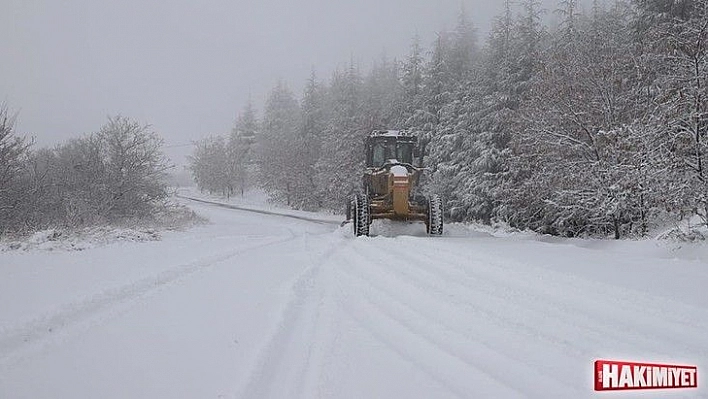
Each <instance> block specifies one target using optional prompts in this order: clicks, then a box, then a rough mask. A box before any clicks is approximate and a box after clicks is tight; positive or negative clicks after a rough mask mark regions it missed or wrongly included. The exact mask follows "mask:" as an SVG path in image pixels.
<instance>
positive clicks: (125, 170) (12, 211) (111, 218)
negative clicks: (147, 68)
mask: <svg viewBox="0 0 708 399" xmlns="http://www.w3.org/2000/svg"><path fill="white" fill-rule="evenodd" d="M161 146H162V139H161V138H160V137H159V136H158V135H157V133H155V132H154V131H153V130H151V129H150V127H149V126H144V125H141V124H139V123H138V122H136V121H133V120H130V119H128V118H125V117H122V116H117V117H113V118H109V120H108V122H107V123H106V124H105V125H104V126H103V127H101V129H100V130H99V131H98V132H95V133H92V134H89V135H86V136H84V137H81V138H75V139H72V140H69V141H68V142H66V143H63V144H59V145H56V146H54V147H51V148H34V146H33V142H32V141H29V140H28V139H27V138H24V137H20V136H18V135H16V134H15V132H14V120H13V118H12V117H11V115H10V114H9V112H8V108H7V106H0V236H2V235H5V234H22V233H28V232H33V231H37V230H42V229H46V228H49V227H70V228H72V227H84V226H91V225H98V224H111V223H120V222H123V221H126V220H128V219H131V218H147V219H150V218H152V217H154V216H155V215H154V213H155V211H156V210H158V208H159V207H160V206H161V205H162V204H163V203H162V200H163V199H164V198H166V196H167V187H166V184H165V179H164V177H165V172H166V170H167V169H168V168H169V164H168V161H167V158H166V157H165V156H164V155H163V153H162V150H161Z"/></svg>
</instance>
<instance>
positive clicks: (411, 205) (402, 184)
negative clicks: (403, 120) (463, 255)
mask: <svg viewBox="0 0 708 399" xmlns="http://www.w3.org/2000/svg"><path fill="white" fill-rule="evenodd" d="M365 151H366V169H365V171H364V176H363V179H362V180H363V181H362V186H363V187H362V192H361V193H359V194H355V195H353V196H352V198H351V200H350V201H349V202H348V204H347V222H351V223H352V225H353V230H354V234H355V235H356V236H368V235H369V227H370V226H371V222H372V221H373V220H375V219H389V220H398V221H422V222H424V223H425V227H426V232H427V233H428V234H430V235H441V234H442V233H443V209H442V201H441V200H440V197H439V196H437V195H428V196H426V195H423V194H422V193H420V192H419V190H418V183H419V181H420V178H421V175H422V173H423V171H424V170H425V168H423V162H422V160H423V151H421V149H420V148H419V147H418V138H417V137H416V136H415V135H413V134H410V133H408V132H407V131H398V130H375V131H373V132H372V133H371V134H370V135H369V136H368V137H367V138H366V140H365Z"/></svg>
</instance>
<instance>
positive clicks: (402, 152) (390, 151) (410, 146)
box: [366, 130, 416, 168]
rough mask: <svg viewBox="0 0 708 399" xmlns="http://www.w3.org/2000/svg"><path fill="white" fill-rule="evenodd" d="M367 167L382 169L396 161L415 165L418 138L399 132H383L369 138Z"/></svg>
mask: <svg viewBox="0 0 708 399" xmlns="http://www.w3.org/2000/svg"><path fill="white" fill-rule="evenodd" d="M366 144H367V145H366V149H367V154H366V166H368V167H373V168H380V167H381V166H383V165H384V164H385V163H386V162H388V161H391V160H396V161H398V162H401V163H407V164H411V165H412V164H413V162H414V153H415V147H416V137H415V136H411V135H407V134H405V133H402V132H398V131H391V130H387V131H382V132H380V133H378V134H373V135H371V136H369V137H368V138H367V143H366Z"/></svg>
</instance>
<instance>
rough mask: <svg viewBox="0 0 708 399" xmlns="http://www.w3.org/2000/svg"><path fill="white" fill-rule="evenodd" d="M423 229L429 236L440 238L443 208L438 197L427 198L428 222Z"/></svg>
mask: <svg viewBox="0 0 708 399" xmlns="http://www.w3.org/2000/svg"><path fill="white" fill-rule="evenodd" d="M425 227H426V230H427V233H428V234H430V235H436V236H440V235H442V233H443V207H442V200H441V199H440V197H439V196H438V195H431V196H430V198H428V220H427V222H426V223H425Z"/></svg>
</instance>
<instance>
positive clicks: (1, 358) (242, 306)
mask: <svg viewBox="0 0 708 399" xmlns="http://www.w3.org/2000/svg"><path fill="white" fill-rule="evenodd" d="M181 201H183V202H184V203H185V204H188V205H189V206H190V207H192V208H193V209H194V210H195V211H196V212H197V213H199V214H200V215H203V216H205V217H207V218H208V219H210V220H211V223H210V224H205V225H201V226H197V227H195V228H193V229H191V230H189V231H186V232H167V233H163V234H162V235H161V239H160V240H157V241H153V240H148V241H145V242H134V241H131V240H127V241H121V242H117V243H113V244H110V245H103V246H96V247H89V248H86V249H85V250H83V251H67V250H54V251H46V250H41V249H40V248H38V249H35V250H31V251H23V250H17V251H7V252H2V253H0V303H1V304H2V306H0V398H32V399H36V398H318V397H322V398H507V397H509V398H513V397H533V398H585V397H595V396H597V397H606V398H625V397H652V398H654V397H667V398H679V397H685V398H696V397H708V389H707V388H705V386H706V384H707V383H708V382H707V381H706V379H705V375H706V372H707V371H706V370H708V369H707V368H706V367H707V366H708V290H707V289H706V287H708V249H707V248H706V247H705V246H702V245H697V244H691V245H686V244H684V245H679V244H677V243H669V242H656V241H622V242H611V241H598V240H567V239H558V238H546V237H541V236H537V235H533V234H524V233H499V232H495V231H493V230H485V229H482V228H476V227H467V226H461V225H453V226H449V228H448V231H447V233H446V235H444V236H443V237H426V236H425V235H424V226H423V225H403V226H401V225H395V224H391V223H378V222H377V223H376V224H375V225H374V228H373V233H374V236H373V237H361V238H354V237H352V236H351V234H350V232H349V226H345V227H341V228H340V227H339V226H338V224H337V221H340V220H341V216H336V215H318V214H306V213H302V212H286V213H288V214H290V215H295V216H298V217H304V218H306V219H310V220H302V219H296V218H292V217H285V216H278V215H268V214H263V213H253V212H248V211H243V210H237V209H231V208H226V207H222V206H215V205H212V204H207V203H199V202H194V201H189V200H187V199H182V200H181ZM234 203H236V204H237V205H239V206H241V205H242V206H251V207H254V208H256V209H257V210H261V211H263V210H267V209H268V208H269V207H267V206H259V205H258V204H257V201H255V200H254V202H253V203H251V204H247V203H240V204H239V200H238V199H236V200H234ZM598 358H608V359H619V360H636V361H647V362H661V363H677V364H688V365H697V366H698V370H699V371H698V374H699V383H698V386H699V389H698V390H675V391H654V392H648V393H640V394H632V395H627V394H621V393H620V394H618V393H602V394H597V395H596V394H595V393H594V392H593V390H592V389H593V377H592V372H593V366H592V363H593V361H594V360H595V359H598Z"/></svg>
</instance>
